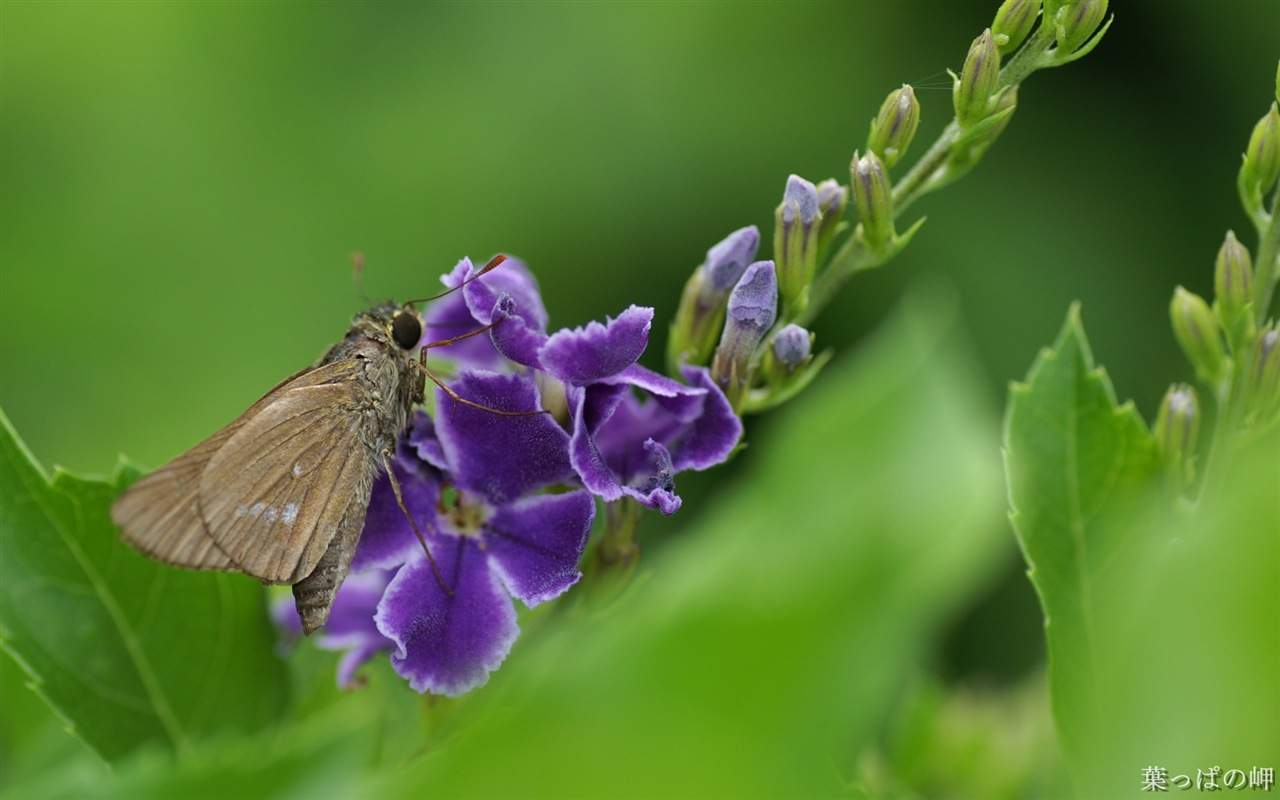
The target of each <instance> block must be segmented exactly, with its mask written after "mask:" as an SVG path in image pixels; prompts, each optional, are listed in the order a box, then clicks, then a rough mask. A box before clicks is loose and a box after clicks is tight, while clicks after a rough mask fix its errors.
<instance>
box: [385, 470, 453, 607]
mask: <svg viewBox="0 0 1280 800" xmlns="http://www.w3.org/2000/svg"><path fill="white" fill-rule="evenodd" d="M382 468H383V469H385V470H386V471H387V479H388V480H390V481H391V493H392V494H394V495H395V496H396V505H398V506H400V513H401V514H404V518H405V519H407V520H409V527H410V528H411V529H412V530H413V535H414V536H417V537H418V544H420V545H422V552H424V553H426V554H427V563H429V564H430V565H431V572H432V574H434V575H435V576H436V583H438V584H440V589H441V590H442V591H443V592H444V593H445V594H446V595H448V596H449V597H453V589H451V588H449V584H447V583H445V581H444V575H443V574H441V572H440V565H439V564H437V563H436V559H435V556H433V555H431V548H430V547H428V546H427V537H425V536H423V535H422V531H420V530H418V522H417V520H415V519H414V518H413V514H410V513H409V507H408V506H406V505H405V504H404V494H403V493H402V492H401V491H400V479H399V478H397V477H396V472H395V470H393V469H392V468H391V460H390V459H388V458H387V453H386V451H385V450H384V451H383V453H382Z"/></svg>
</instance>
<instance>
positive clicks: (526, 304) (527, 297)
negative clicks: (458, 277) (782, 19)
mask: <svg viewBox="0 0 1280 800" xmlns="http://www.w3.org/2000/svg"><path fill="white" fill-rule="evenodd" d="M475 271H476V270H475V268H474V267H473V268H472V271H471V273H469V274H468V275H467V277H470V276H471V274H474V272H475ZM503 295H507V296H508V297H510V298H511V305H510V306H509V307H508V308H507V313H508V314H511V315H513V316H517V317H519V318H520V319H522V320H524V321H525V322H526V323H528V325H529V326H530V327H531V328H533V329H535V330H539V331H546V329H547V309H546V306H544V305H543V304H542V295H541V293H540V292H539V290H538V281H537V279H535V278H534V277H533V273H532V272H530V271H529V268H528V267H527V266H526V265H525V263H524V262H523V261H521V260H520V259H518V258H512V257H507V259H506V261H503V262H502V264H501V265H500V266H498V267H496V268H495V269H493V270H491V271H490V272H487V273H485V275H484V276H483V277H481V278H477V279H476V280H473V281H472V282H471V283H468V284H467V285H466V286H465V287H464V288H463V290H462V296H463V298H464V299H465V300H466V302H467V307H468V308H469V309H470V310H471V315H472V316H473V317H475V319H476V322H477V323H479V324H480V325H488V324H489V323H490V322H493V312H494V308H495V307H496V306H497V304H498V299H499V298H500V297H502V296H503Z"/></svg>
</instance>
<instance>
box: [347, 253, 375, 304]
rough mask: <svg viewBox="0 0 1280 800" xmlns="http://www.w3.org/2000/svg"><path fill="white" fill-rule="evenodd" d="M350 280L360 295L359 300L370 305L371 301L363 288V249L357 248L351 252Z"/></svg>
mask: <svg viewBox="0 0 1280 800" xmlns="http://www.w3.org/2000/svg"><path fill="white" fill-rule="evenodd" d="M351 280H352V282H353V283H355V285H356V293H357V294H358V295H359V296H360V302H361V303H364V304H365V305H371V304H372V301H371V300H370V299H369V295H368V294H367V293H366V292H365V290H364V251H363V250H357V251H355V252H354V253H352V254H351Z"/></svg>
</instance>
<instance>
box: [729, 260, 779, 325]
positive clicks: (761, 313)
mask: <svg viewBox="0 0 1280 800" xmlns="http://www.w3.org/2000/svg"><path fill="white" fill-rule="evenodd" d="M777 318H778V280H777V276H776V275H775V274H774V266H773V262H772V261H757V262H756V263H754V264H752V265H751V266H749V267H747V271H746V272H745V273H744V274H743V276H742V279H741V280H739V281H738V285H737V286H735V287H733V292H732V293H731V294H730V295H729V316H728V318H727V319H726V320H725V326H724V329H725V332H726V334H727V333H729V332H730V330H733V329H741V330H749V331H752V332H753V334H755V335H757V336H758V337H763V336H764V334H765V332H766V331H768V330H769V328H771V327H773V323H774V320H776V319H777Z"/></svg>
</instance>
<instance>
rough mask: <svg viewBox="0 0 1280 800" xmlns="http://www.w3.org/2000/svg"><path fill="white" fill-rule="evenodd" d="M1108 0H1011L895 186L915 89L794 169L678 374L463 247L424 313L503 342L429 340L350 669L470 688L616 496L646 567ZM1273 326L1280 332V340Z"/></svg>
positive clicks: (712, 292)
mask: <svg viewBox="0 0 1280 800" xmlns="http://www.w3.org/2000/svg"><path fill="white" fill-rule="evenodd" d="M1107 5H1108V3H1107V0H1070V2H1068V0H1005V2H1004V3H1003V4H1002V5H1001V6H1000V10H999V11H998V13H997V14H996V17H995V19H994V21H993V23H992V28H991V29H990V30H987V31H984V32H983V33H982V34H981V35H980V36H978V37H977V38H976V39H975V40H974V41H973V44H972V45H971V46H970V48H969V52H968V54H967V56H966V58H965V61H964V65H963V67H962V69H961V71H960V74H959V75H955V76H954V79H955V80H954V90H953V93H952V105H953V108H954V113H955V116H954V118H953V120H952V121H951V123H950V124H948V125H947V126H946V128H945V129H944V130H943V132H942V133H941V134H940V136H939V137H938V139H937V140H936V141H935V142H934V143H933V144H932V145H931V146H930V147H929V148H928V149H927V150H926V151H925V153H924V154H923V155H921V156H920V157H919V159H918V160H916V162H915V163H914V164H912V165H911V166H910V168H909V169H907V170H906V172H905V174H902V175H901V176H900V177H898V179H897V180H894V178H893V176H892V174H891V173H892V171H893V170H894V169H895V167H901V166H904V165H902V164H901V162H902V161H903V159H904V157H905V155H906V153H907V152H908V150H909V148H910V146H911V144H912V140H913V138H914V137H915V134H916V131H917V128H918V125H919V122H920V113H921V109H920V102H919V100H918V98H917V97H916V95H915V92H914V91H913V90H912V88H911V87H910V86H905V85H904V86H902V87H901V88H899V89H895V90H894V91H892V92H891V93H890V94H889V95H888V97H886V99H885V101H884V103H883V104H882V105H881V107H880V111H879V113H878V114H877V115H876V116H875V117H874V118H873V119H872V121H871V127H870V130H869V132H868V137H867V141H866V148H865V150H863V151H860V152H855V153H854V155H853V159H852V163H851V164H850V169H849V183H848V184H847V185H845V184H841V183H840V182H839V181H837V180H836V179H834V178H832V179H827V180H824V181H821V182H819V183H817V184H814V183H813V182H811V181H808V180H806V179H804V178H802V177H800V176H798V175H792V176H790V178H789V179H788V180H787V183H786V188H785V191H784V193H783V197H782V202H781V203H780V204H779V205H778V207H777V209H776V211H775V213H774V235H773V241H772V255H773V258H772V259H771V260H757V258H756V256H757V253H758V251H759V249H760V244H761V242H760V232H759V230H758V229H757V228H756V227H755V226H748V227H744V228H740V229H738V230H736V231H734V232H732V233H731V234H729V235H728V236H727V237H725V238H724V239H723V240H722V241H721V242H719V243H718V244H716V245H715V246H713V247H711V248H710V249H709V250H708V251H707V254H706V258H705V260H704V261H703V262H702V263H701V264H700V265H699V266H698V267H697V268H696V269H695V270H694V271H693V273H692V275H691V276H690V277H689V279H688V282H687V283H686V284H685V287H684V291H683V294H682V295H681V298H680V305H679V307H678V309H677V311H676V314H675V316H674V319H673V320H672V324H671V331H670V337H669V339H668V345H669V347H668V351H667V370H668V374H666V375H663V374H660V373H657V372H654V371H653V370H650V369H647V368H645V367H643V366H641V365H640V364H639V363H638V360H639V358H640V356H641V355H642V354H643V353H644V351H645V348H646V347H647V345H648V338H649V331H650V328H651V326H652V324H653V309H650V308H640V307H637V306H632V307H630V308H627V309H626V310H624V311H622V313H620V314H619V315H618V316H617V317H614V318H608V319H606V320H605V321H604V322H603V323H599V322H591V323H589V324H587V325H585V326H583V327H580V328H573V329H564V330H560V331H556V332H554V333H552V332H549V331H548V315H547V311H546V308H545V307H544V306H543V303H542V299H541V296H540V294H539V292H538V287H537V283H536V282H535V280H534V278H533V276H532V274H531V273H530V272H529V270H528V269H527V268H526V267H525V266H524V265H523V264H521V263H519V262H518V261H515V260H514V259H512V260H508V262H506V263H505V264H504V265H503V268H502V269H501V270H494V271H492V272H488V271H484V270H477V269H476V268H475V267H474V266H473V265H472V264H471V262H470V261H469V260H467V259H463V260H462V261H461V262H459V263H458V265H457V267H455V268H454V270H453V271H452V272H451V273H449V274H448V275H446V276H445V277H444V279H443V280H444V283H445V285H446V287H448V288H451V289H457V290H458V291H455V292H453V293H452V294H450V295H448V296H446V297H445V298H444V299H442V300H440V301H438V302H436V303H435V304H434V305H433V306H431V307H430V308H429V309H428V310H427V312H426V315H425V320H424V321H425V326H424V337H425V338H424V344H431V345H435V343H438V342H441V341H444V340H452V339H454V338H456V337H460V336H463V335H465V334H468V333H470V332H473V331H476V330H477V329H478V328H481V327H485V328H487V329H488V333H489V335H488V336H486V337H483V338H482V337H468V338H465V339H463V340H460V341H457V342H456V343H454V344H451V345H448V346H433V347H432V352H433V353H434V354H438V355H440V356H443V357H446V358H448V359H449V360H450V361H452V362H453V363H454V364H455V365H457V367H458V368H459V369H460V370H461V371H460V373H459V375H458V377H457V379H456V380H455V381H454V382H453V383H452V384H451V385H450V387H449V389H448V391H440V392H438V403H437V413H436V417H435V419H434V420H433V419H431V418H429V417H427V416H426V415H425V414H421V413H420V414H418V415H417V417H416V418H415V419H414V422H413V427H412V430H411V431H410V432H409V434H408V435H407V437H406V438H405V440H404V441H402V442H401V443H400V452H399V453H398V455H397V457H396V463H395V466H394V470H395V473H396V475H397V476H398V477H399V482H400V483H401V484H402V486H403V487H404V495H405V505H406V506H407V508H408V511H409V513H410V514H412V516H413V518H414V519H415V520H416V521H418V523H419V525H420V527H422V528H423V529H424V530H425V531H426V533H425V534H424V536H425V539H426V545H427V547H426V548H424V547H422V545H421V544H420V543H418V542H417V541H416V538H417V537H416V536H415V535H414V534H413V532H412V530H411V528H410V527H409V525H408V523H407V522H406V521H405V519H404V515H403V514H402V513H401V511H400V509H399V507H398V505H397V503H396V501H395V497H394V496H393V493H392V491H391V488H390V486H389V484H388V482H387V480H386V479H385V478H383V479H382V480H381V482H379V483H378V484H377V485H376V486H375V488H374V492H373V498H372V500H371V502H370V507H369V512H368V517H367V519H366V522H365V529H364V532H363V535H362V538H361V542H360V547H359V550H358V552H357V554H356V560H355V563H354V565H353V570H354V572H353V576H352V578H350V579H349V580H348V581H347V583H346V585H344V586H343V588H342V590H341V591H340V593H339V595H338V598H337V601H336V603H335V607H334V610H333V616H332V619H331V622H330V624H329V625H328V626H327V628H326V630H325V633H324V635H323V636H322V637H321V639H320V644H321V646H325V647H330V648H334V649H340V650H343V651H345V652H346V655H345V656H344V657H343V660H342V663H341V668H340V673H339V677H340V680H341V681H343V682H347V681H349V680H350V679H351V677H352V675H353V674H354V669H355V668H356V667H357V666H358V665H359V664H360V663H362V662H363V661H364V660H366V659H368V658H369V657H370V656H371V655H372V654H374V653H376V652H378V651H380V650H388V651H391V653H392V655H391V658H392V663H393V664H394V665H395V667H396V669H397V670H398V671H399V672H400V673H401V674H402V675H404V676H405V677H407V678H408V679H409V680H410V682H411V683H412V685H413V686H414V687H415V688H417V689H418V690H419V691H433V692H439V693H445V694H458V693H461V692H465V691H467V690H469V689H471V688H473V687H475V686H478V685H479V684H481V683H483V682H484V680H485V679H486V678H487V676H488V674H489V672H491V671H492V670H493V669H494V668H495V667H496V666H497V665H498V664H499V663H501V662H502V660H503V659H504V658H505V656H506V654H507V652H508V650H509V649H510V647H511V644H512V642H513V641H514V639H515V636H516V633H517V627H516V619H515V611H514V607H513V605H512V602H511V599H510V598H511V597H514V598H516V599H518V600H520V601H521V602H522V603H524V604H525V605H527V606H534V605H537V604H539V603H542V602H545V601H547V600H550V599H552V598H553V597H556V596H557V595H559V594H561V593H563V592H564V591H565V590H567V589H568V588H569V587H570V586H572V585H573V584H574V583H575V582H577V581H578V580H579V578H580V577H581V573H580V572H579V568H578V562H579V560H580V559H581V557H582V555H583V553H584V550H585V547H586V542H587V536H588V533H589V531H590V528H591V523H592V519H593V516H594V511H595V502H596V499H597V498H598V499H599V500H600V501H602V502H604V503H606V504H608V505H607V506H606V510H607V511H608V512H609V513H607V514H605V515H604V516H605V519H606V524H605V525H604V526H603V527H604V531H603V533H602V535H601V541H600V545H599V549H598V550H597V553H596V556H597V557H596V559H595V563H597V564H603V565H619V564H623V565H625V564H626V563H630V560H632V559H634V555H635V552H636V551H635V547H634V542H633V541H632V540H631V538H630V537H632V536H633V535H634V529H635V526H634V519H635V514H636V510H637V509H639V508H649V509H654V510H657V511H659V512H661V513H663V514H671V513H674V512H675V511H676V510H678V509H679V508H680V505H681V498H680V496H679V495H678V494H677V493H676V489H675V476H676V475H677V474H678V473H680V472H682V471H684V470H702V469H706V468H708V467H711V466H713V465H716V464H719V463H722V462H723V461H725V460H726V459H727V458H728V457H729V456H730V454H731V453H732V452H733V451H734V449H735V448H736V447H737V445H738V442H739V439H740V438H741V436H742V423H741V422H740V420H739V415H741V414H749V413H756V412H761V411H764V410H766V409H769V408H772V407H774V406H777V405H779V404H781V403H783V402H785V401H787V400H789V399H790V398H791V397H794V396H795V395H796V394H797V393H798V392H800V391H801V390H802V389H804V387H806V386H807V385H808V384H809V383H810V382H811V381H812V380H813V379H814V377H815V376H816V375H817V374H818V372H819V371H820V370H821V369H822V367H823V365H824V364H825V363H826V362H827V360H828V359H829V358H830V356H831V351H830V350H825V351H823V352H820V353H817V354H815V353H814V350H813V345H814V335H813V333H811V332H810V331H809V330H807V329H806V328H805V327H803V326H804V325H807V324H808V323H809V322H810V321H811V320H812V319H813V318H814V317H815V316H816V315H817V314H818V312H819V311H820V310H821V309H822V308H823V307H824V306H825V305H826V304H827V303H829V302H830V300H831V299H832V297H833V296H834V294H835V293H836V292H837V291H838V290H839V288H840V287H841V285H842V284H843V283H844V282H845V281H847V280H848V279H849V278H850V277H851V276H852V275H853V274H855V273H857V272H859V271H861V270H865V269H870V268H872V267H877V266H880V265H882V264H884V263H885V262H887V261H888V260H890V259H891V258H893V257H894V256H895V255H897V254H898V253H899V252H901V250H902V249H903V248H905V247H906V246H907V245H908V244H909V243H910V241H911V239H912V237H913V236H914V235H915V233H916V232H917V231H918V230H919V229H920V226H921V224H922V223H923V222H924V220H923V218H921V219H919V220H917V221H916V222H915V223H914V224H911V225H909V226H907V227H906V229H905V230H904V231H903V232H902V233H899V232H898V228H897V225H896V219H897V217H898V216H900V215H901V214H902V212H903V211H904V210H905V209H906V208H907V207H908V206H910V205H911V204H912V203H913V202H914V201H916V200H917V199H919V198H920V197H922V196H923V195H925V194H927V193H929V192H932V191H935V190H937V189H939V188H941V187H943V186H945V185H947V184H950V183H952V182H954V181H955V180H957V179H958V178H960V177H962V176H963V175H964V174H965V173H966V172H968V171H969V170H971V169H972V168H973V167H974V166H975V165H976V163H977V162H978V161H979V160H980V159H981V157H982V155H983V153H984V152H985V151H986V150H987V149H988V148H989V147H990V146H991V145H992V144H993V143H994V142H995V140H996V139H997V138H998V137H999V136H1000V134H1001V132H1002V131H1003V130H1004V129H1005V127H1006V126H1007V125H1008V124H1009V122H1010V119H1011V117H1012V115H1013V112H1014V110H1015V109H1016V106H1017V92H1018V86H1019V85H1020V83H1021V82H1022V81H1023V80H1024V79H1025V78H1026V77H1028V76H1029V75H1031V74H1032V73H1033V72H1035V71H1037V70H1040V69H1046V68H1051V67H1057V66H1061V65H1063V64H1067V63H1070V62H1071V61H1074V60H1076V59H1078V58H1080V57H1082V56H1084V55H1085V54H1087V53H1088V52H1089V51H1090V50H1092V49H1093V48H1094V47H1095V46H1097V44H1098V42H1099V41H1100V40H1101V38H1102V37H1103V35H1105V33H1106V30H1107V27H1108V25H1109V24H1110V23H1109V22H1108V23H1103V22H1102V19H1103V17H1104V16H1105V15H1106V10H1107ZM1272 117H1274V112H1273V114H1272ZM1272 122H1273V121H1268V122H1267V123H1266V124H1265V125H1264V126H1263V128H1262V129H1260V130H1261V132H1260V133H1255V137H1254V138H1255V140H1256V141H1255V142H1252V143H1251V144H1250V154H1251V155H1249V156H1248V157H1247V159H1246V168H1247V169H1246V171H1247V174H1246V175H1245V176H1244V177H1242V181H1245V182H1246V183H1247V185H1245V183H1242V187H1243V188H1242V192H1245V193H1246V194H1247V195H1248V197H1249V198H1250V199H1256V198H1257V197H1258V196H1259V193H1260V191H1261V189H1260V188H1259V187H1260V186H1262V185H1264V184H1267V183H1269V182H1274V173H1275V172H1276V169H1275V164H1276V159H1275V157H1274V152H1273V151H1274V147H1273V145H1274V142H1275V141H1276V138H1277V137H1276V136H1274V135H1273V134H1274V132H1275V125H1274V124H1272ZM1246 179H1247V180H1246ZM1246 190H1247V192H1246ZM851 209H852V213H849V212H850V210H851ZM849 217H852V218H849ZM1233 291H1235V292H1236V293H1237V294H1239V292H1240V289H1239V282H1237V283H1235V284H1233ZM1262 341H1263V345H1264V346H1265V347H1270V346H1271V344H1274V343H1275V337H1274V336H1273V337H1272V338H1270V339H1267V338H1266V337H1264V339H1263V340H1262ZM1273 349H1276V350H1277V352H1280V348H1273ZM1270 352H1271V350H1268V351H1267V353H1270ZM1267 358H1270V356H1267V355H1265V354H1264V356H1262V357H1261V360H1260V362H1259V363H1260V364H1262V366H1261V367H1260V368H1259V370H1260V372H1261V373H1265V375H1266V376H1272V377H1273V376H1274V375H1273V374H1274V373H1275V372H1277V370H1274V369H1271V366H1269V365H1271V364H1273V362H1274V361H1275V360H1280V359H1273V360H1272V361H1267V360H1266V359H1267ZM1264 361H1265V362H1266V363H1262V362H1264ZM1268 370H1271V371H1270V372H1268ZM1270 379H1271V378H1270V377H1268V378H1266V380H1270ZM1274 382H1275V381H1273V383H1274ZM455 397H456V398H461V399H462V400H463V401H464V402H458V401H457V400H456V399H454V398H455ZM467 402H469V403H471V404H472V405H467ZM1192 405H1194V403H1193V402H1192ZM476 406H482V407H484V408H487V409H490V410H489V411H486V410H484V409H483V408H477V407H476ZM1185 407H1186V404H1185V403H1184V404H1183V406H1180V407H1179V408H1180V409H1183V410H1185ZM493 410H500V411H518V412H539V411H547V412H550V413H549V414H540V413H538V414H531V415H526V416H505V415H501V414H494V413H492V411H493ZM1179 413H1183V412H1182V411H1179ZM1170 441H1174V437H1171V438H1170ZM428 549H429V551H430V553H431V554H433V556H434V558H433V559H432V558H428V556H427V554H426V551H427V550H428Z"/></svg>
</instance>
